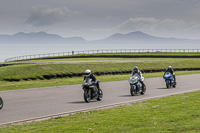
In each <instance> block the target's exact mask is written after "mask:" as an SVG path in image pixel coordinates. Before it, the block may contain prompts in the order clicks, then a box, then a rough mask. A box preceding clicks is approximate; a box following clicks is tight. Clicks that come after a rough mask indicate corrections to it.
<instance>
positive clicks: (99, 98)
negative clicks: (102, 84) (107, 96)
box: [97, 89, 103, 101]
mask: <svg viewBox="0 0 200 133" xmlns="http://www.w3.org/2000/svg"><path fill="white" fill-rule="evenodd" d="M102 99H103V91H102V90H101V89H99V92H98V97H97V101H101V100H102Z"/></svg>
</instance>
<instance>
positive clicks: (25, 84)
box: [0, 71, 200, 91]
mask: <svg viewBox="0 0 200 133" xmlns="http://www.w3.org/2000/svg"><path fill="white" fill-rule="evenodd" d="M199 73H200V71H181V72H176V75H188V74H199ZM130 75H131V74H124V75H102V76H96V77H97V79H99V80H100V81H101V82H109V81H120V80H128V79H129V78H130ZM143 76H144V77H145V78H152V77H162V76H163V72H159V73H144V74H143ZM82 82H83V77H75V78H63V79H52V80H31V81H21V82H7V81H0V91H6V90H17V89H28V88H39V87H50V86H62V85H73V84H82Z"/></svg>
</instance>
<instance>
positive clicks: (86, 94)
mask: <svg viewBox="0 0 200 133" xmlns="http://www.w3.org/2000/svg"><path fill="white" fill-rule="evenodd" d="M84 100H85V102H86V103H89V102H90V100H91V91H89V90H88V91H84Z"/></svg>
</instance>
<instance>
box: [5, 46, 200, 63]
mask: <svg viewBox="0 0 200 133" xmlns="http://www.w3.org/2000/svg"><path fill="white" fill-rule="evenodd" d="M145 52H149V53H150V52H183V53H191V52H200V49H101V50H85V51H71V52H60V53H47V54H35V55H24V56H17V57H12V58H8V59H6V60H5V62H9V61H17V60H27V59H35V58H45V57H55V56H67V55H77V54H98V53H145Z"/></svg>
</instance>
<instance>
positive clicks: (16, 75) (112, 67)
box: [0, 58, 200, 81]
mask: <svg viewBox="0 0 200 133" xmlns="http://www.w3.org/2000/svg"><path fill="white" fill-rule="evenodd" d="M169 65H171V66H173V67H174V68H199V66H200V59H199V58H198V59H190V58H187V59H173V58H170V59H165V60H164V59H160V62H86V63H47V64H44V63H41V64H22V65H14V66H6V67H0V73H1V74H0V81H3V80H4V79H12V78H13V79H23V78H34V77H42V76H43V75H50V74H66V73H68V74H70V73H82V72H84V71H85V70H86V69H91V70H92V72H100V71H104V72H106V71H123V70H132V68H133V66H138V67H139V68H140V69H141V70H143V69H166V68H167V66H169Z"/></svg>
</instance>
